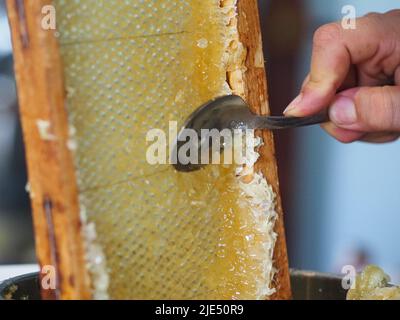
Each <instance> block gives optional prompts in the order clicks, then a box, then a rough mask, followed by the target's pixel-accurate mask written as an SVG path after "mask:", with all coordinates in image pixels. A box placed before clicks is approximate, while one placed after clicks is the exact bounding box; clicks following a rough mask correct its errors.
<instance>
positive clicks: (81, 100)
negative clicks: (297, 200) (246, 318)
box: [54, 0, 276, 299]
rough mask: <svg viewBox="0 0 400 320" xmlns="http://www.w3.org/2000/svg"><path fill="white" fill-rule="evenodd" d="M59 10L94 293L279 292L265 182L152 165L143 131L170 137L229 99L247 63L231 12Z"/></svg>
mask: <svg viewBox="0 0 400 320" xmlns="http://www.w3.org/2000/svg"><path fill="white" fill-rule="evenodd" d="M54 3H55V5H56V9H57V19H58V20H57V21H58V31H59V33H60V38H59V39H60V48H61V53H62V58H63V63H64V74H65V86H66V92H67V109H68V114H69V124H70V126H71V128H73V130H72V131H73V132H74V135H73V139H74V142H75V145H76V150H74V157H75V164H76V170H77V175H78V186H79V192H80V206H81V209H82V216H83V218H82V219H83V220H84V222H85V223H86V224H87V225H88V226H90V227H91V228H92V229H90V230H91V232H90V237H89V238H90V241H89V240H88V241H87V251H88V259H89V264H88V265H89V269H90V270H89V271H90V272H91V273H92V280H93V281H92V282H93V290H94V296H95V297H102V298H103V297H109V298H112V299H258V298H265V297H266V296H268V295H270V294H271V293H273V289H272V288H271V278H272V275H273V272H274V271H273V268H272V250H273V245H274V241H275V234H274V233H273V223H274V219H275V218H276V213H275V211H274V195H273V192H272V190H271V189H270V187H269V186H268V185H267V184H266V182H265V180H262V178H261V177H259V179H258V180H257V179H255V180H254V181H253V182H252V183H250V184H248V185H246V186H244V185H243V183H242V182H241V181H240V179H239V178H238V177H237V168H236V167H235V166H234V165H232V166H229V167H224V166H214V165H213V166H208V167H207V168H206V169H204V170H201V171H198V172H195V173H190V174H188V173H184V174H183V173H177V172H175V171H174V169H173V167H172V166H170V165H150V164H149V163H148V162H147V161H146V150H147V148H148V143H147V142H146V134H147V132H148V131H149V130H151V129H162V130H164V131H165V132H168V127H169V121H177V122H178V124H182V121H183V120H184V119H185V118H186V117H187V116H188V115H189V114H190V113H191V112H193V111H194V110H195V109H196V108H197V107H198V106H200V105H202V104H203V103H204V102H206V101H208V100H210V99H213V98H215V97H218V96H221V95H223V94H229V93H231V92H232V90H231V88H230V87H229V86H228V84H227V72H228V69H229V71H231V70H232V68H233V66H234V63H233V62H234V60H235V59H234V58H232V57H233V56H235V57H239V56H240V55H239V54H236V53H235V52H232V48H231V47H230V48H229V50H228V46H229V44H230V43H232V39H235V41H237V39H238V36H237V30H236V29H235V28H234V27H232V24H231V23H229V22H230V19H232V18H234V14H232V10H233V9H234V4H233V2H232V3H230V2H229V1H228V2H226V1H225V2H220V1H219V0H201V1H200V0H146V1H144V0H124V1H122V0H108V1H98V0H55V1H54ZM224 3H228V4H229V6H230V7H229V8H227V7H224ZM228 9H229V10H228ZM238 47H240V46H238ZM232 61H233V62H232ZM241 67H242V66H240V65H238V68H239V69H240V68H241ZM239 69H238V70H239ZM74 149H75V148H74ZM254 190H256V192H254ZM257 197H258V198H257ZM94 245H95V246H96V250H94V249H93V246H94ZM98 248H100V249H101V251H102V254H101V255H99V256H98V257H97V256H96V254H98V252H99V251H98ZM96 257H97V259H96ZM99 275H100V276H99ZM105 275H107V276H108V280H107V279H106V278H105ZM99 279H100V280H99ZM99 282H101V283H99ZM101 290H103V291H104V292H99V291H101Z"/></svg>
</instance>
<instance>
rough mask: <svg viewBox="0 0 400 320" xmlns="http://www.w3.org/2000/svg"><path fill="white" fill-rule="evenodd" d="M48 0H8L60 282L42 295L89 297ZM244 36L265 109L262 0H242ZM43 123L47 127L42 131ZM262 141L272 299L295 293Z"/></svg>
mask: <svg viewBox="0 0 400 320" xmlns="http://www.w3.org/2000/svg"><path fill="white" fill-rule="evenodd" d="M51 2H52V1H51V0H34V1H32V0H7V8H8V14H9V20H10V25H11V30H12V39H13V46H14V59H15V73H16V78H17V86H18V96H19V104H20V114H21V121H22V127H23V134H24V141H25V145H26V157H27V164H28V172H29V181H30V189H31V202H32V208H33V218H34V227H35V238H36V251H37V257H38V260H39V263H40V265H41V266H42V267H43V266H54V267H55V271H56V273H57V287H56V289H54V290H44V289H43V290H42V296H43V297H44V298H45V299H89V298H90V297H91V294H90V281H89V276H88V272H87V270H86V267H85V259H84V244H83V240H82V235H81V220H80V215H79V203H78V188H77V183H76V178H75V169H74V165H73V158H72V155H71V152H70V150H69V149H68V147H67V144H68V119H67V111H66V109H65V99H66V94H65V88H64V83H63V72H62V70H63V69H62V63H61V58H60V53H59V48H58V41H57V38H56V36H55V32H56V31H55V30H44V29H43V28H42V25H41V21H42V18H43V15H42V8H43V7H44V6H46V5H49V4H51ZM238 13H239V16H238V21H239V32H240V40H241V42H242V43H243V44H244V46H245V47H246V48H247V50H248V55H247V59H246V68H247V72H246V74H245V84H246V97H247V100H248V102H249V104H250V105H251V106H252V108H253V109H254V110H253V111H255V112H257V113H260V114H268V113H269V106H268V96H267V82H266V74H265V69H264V57H263V52H262V39H261V30H260V25H259V14H258V6H257V0H239V1H238ZM43 129H45V130H46V132H45V133H44V132H43ZM258 134H259V135H262V137H263V139H264V141H265V145H264V146H263V148H262V149H261V158H260V161H259V162H258V164H257V167H256V169H257V170H260V171H262V172H263V174H264V176H265V177H266V178H267V180H268V182H269V183H270V184H271V185H272V187H273V189H274V191H275V192H276V194H277V195H278V197H277V212H278V215H279V219H278V222H277V224H276V228H275V231H276V233H277V234H278V239H277V243H276V246H275V254H274V266H275V268H277V270H278V272H277V274H276V276H275V279H274V287H276V288H277V293H276V294H275V295H274V296H273V297H272V298H274V299H288V298H290V296H291V292H290V281H289V270H288V261H287V252H286V242H285V234H284V227H283V215H282V206H281V200H280V196H279V182H278V174H277V167H276V161H275V154H274V153H275V151H274V142H273V135H272V133H271V132H268V131H264V132H259V133H258Z"/></svg>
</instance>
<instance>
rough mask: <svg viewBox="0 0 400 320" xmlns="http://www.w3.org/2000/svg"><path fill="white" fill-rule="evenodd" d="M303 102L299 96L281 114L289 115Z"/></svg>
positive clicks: (301, 95)
mask: <svg viewBox="0 0 400 320" xmlns="http://www.w3.org/2000/svg"><path fill="white" fill-rule="evenodd" d="M301 100H303V94H302V93H301V94H299V95H298V96H297V97H296V99H294V100H293V101H292V102H291V103H290V104H289V106H288V107H287V108H286V109H285V111H283V114H286V113H290V112H291V111H293V110H295V109H296V107H297V106H298V105H299V103H300V102H301Z"/></svg>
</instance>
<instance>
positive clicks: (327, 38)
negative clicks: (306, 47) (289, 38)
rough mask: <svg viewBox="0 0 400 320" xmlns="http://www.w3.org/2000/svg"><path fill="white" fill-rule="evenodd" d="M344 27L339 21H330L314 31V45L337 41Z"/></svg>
mask: <svg viewBox="0 0 400 320" xmlns="http://www.w3.org/2000/svg"><path fill="white" fill-rule="evenodd" d="M341 33H342V27H341V26H340V24H339V23H329V24H326V25H323V26H322V27H319V28H318V29H317V31H315V33H314V39H313V42H314V45H316V46H323V45H325V44H326V43H330V42H332V41H337V40H339V39H340V37H341Z"/></svg>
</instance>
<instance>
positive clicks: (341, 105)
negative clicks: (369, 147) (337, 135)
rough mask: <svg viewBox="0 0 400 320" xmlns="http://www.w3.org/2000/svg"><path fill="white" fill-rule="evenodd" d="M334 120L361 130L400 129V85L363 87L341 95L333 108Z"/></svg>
mask: <svg viewBox="0 0 400 320" xmlns="http://www.w3.org/2000/svg"><path fill="white" fill-rule="evenodd" d="M329 117H330V119H331V121H332V122H333V123H334V124H335V125H336V126H337V127H340V128H342V129H347V130H351V131H359V132H400V86H392V87H390V86H386V87H371V88H369V87H363V88H355V89H350V90H347V91H344V92H342V93H340V94H338V95H337V96H336V98H335V100H334V102H333V103H332V105H331V106H330V108H329Z"/></svg>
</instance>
